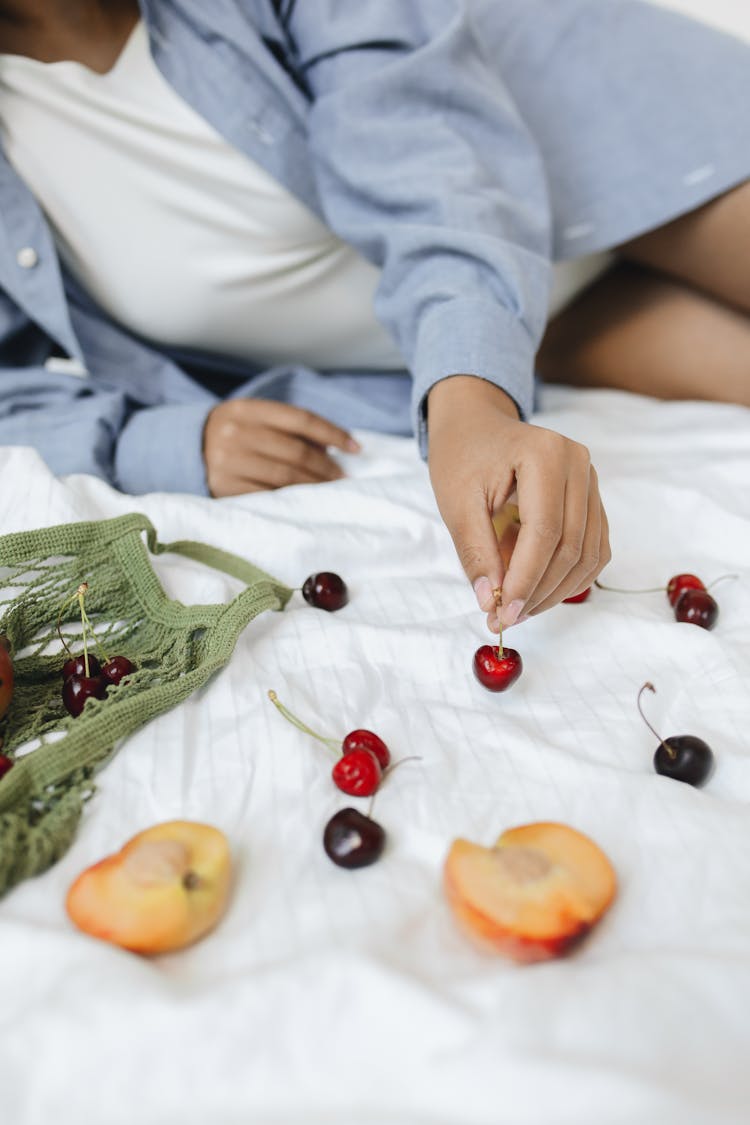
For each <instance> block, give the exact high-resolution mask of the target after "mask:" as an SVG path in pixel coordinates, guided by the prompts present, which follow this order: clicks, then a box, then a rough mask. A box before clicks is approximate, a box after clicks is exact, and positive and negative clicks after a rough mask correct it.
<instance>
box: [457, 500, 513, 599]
mask: <svg viewBox="0 0 750 1125" xmlns="http://www.w3.org/2000/svg"><path fill="white" fill-rule="evenodd" d="M465 499H466V503H465V504H464V505H463V506H462V507H461V508H460V509H459V510H458V511H457V512H456V513H455V514H451V515H449V516H448V519H447V520H446V524H447V526H448V528H449V530H450V532H451V536H452V538H453V543H454V546H455V548H456V553H457V555H458V558H459V561H460V563H461V565H462V566H463V568H464V571H465V572H466V577H467V578H468V579H469V582H470V583H471V585H472V586H473V588H474V593H475V595H476V599H477V602H478V603H479V606H480V608H481V609H483V610H484V611H485V613H492V612H494V611H495V608H496V606H497V601H498V598H499V591H500V589H501V587H502V585H503V579H504V577H505V568H504V566H503V561H502V556H501V553H500V545H499V543H498V538H497V534H496V532H495V527H494V525H493V523H492V514H491V504H490V502H489V499H488V497H487V494H486V493H485V492H484V491H482V490H480V489H477V490H475V491H474V492H470V493H469V494H468V496H466V497H465Z"/></svg>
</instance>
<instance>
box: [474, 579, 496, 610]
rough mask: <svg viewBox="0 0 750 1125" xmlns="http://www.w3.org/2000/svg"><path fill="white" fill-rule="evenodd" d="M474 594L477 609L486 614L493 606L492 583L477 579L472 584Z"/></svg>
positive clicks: (487, 580)
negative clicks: (477, 605)
mask: <svg viewBox="0 0 750 1125" xmlns="http://www.w3.org/2000/svg"><path fill="white" fill-rule="evenodd" d="M474 593H475V594H476V598H477V602H478V603H479V608H480V609H483V610H484V611H485V613H488V612H489V611H490V610H491V609H492V608H493V606H494V605H495V599H494V597H493V596H492V583H491V582H490V580H489V578H484V577H482V578H477V580H476V582H475V583H474Z"/></svg>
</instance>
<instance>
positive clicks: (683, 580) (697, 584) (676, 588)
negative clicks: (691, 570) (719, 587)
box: [667, 574, 706, 606]
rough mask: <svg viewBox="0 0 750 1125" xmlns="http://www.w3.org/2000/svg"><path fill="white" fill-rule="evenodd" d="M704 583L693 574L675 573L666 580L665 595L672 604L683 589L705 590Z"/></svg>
mask: <svg viewBox="0 0 750 1125" xmlns="http://www.w3.org/2000/svg"><path fill="white" fill-rule="evenodd" d="M705 588H706V587H705V585H704V584H703V582H701V580H700V578H698V577H697V575H695V574H675V576H674V578H670V579H669V582H667V597H668V598H669V604H670V605H671V606H674V605H676V604H677V601H678V599H679V597H680V594H682V592H683V590H705Z"/></svg>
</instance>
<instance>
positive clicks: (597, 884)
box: [444, 823, 616, 962]
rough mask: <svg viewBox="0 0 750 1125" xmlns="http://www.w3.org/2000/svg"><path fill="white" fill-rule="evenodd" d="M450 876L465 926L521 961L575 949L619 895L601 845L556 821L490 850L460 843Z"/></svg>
mask: <svg viewBox="0 0 750 1125" xmlns="http://www.w3.org/2000/svg"><path fill="white" fill-rule="evenodd" d="M444 879H445V891H446V895H447V899H448V903H449V905H450V907H451V909H452V910H453V913H454V914H455V916H456V918H457V920H458V922H459V924H460V926H461V927H462V929H463V930H464V931H466V932H467V933H468V934H469V936H470V937H471V938H472V939H473V940H474V941H475V942H476V943H477V944H479V945H480V946H482V947H483V948H485V949H489V950H492V951H493V952H499V953H502V954H505V955H506V956H509V957H511V958H513V959H514V960H516V961H519V962H532V961H541V960H546V959H549V958H553V957H560V956H562V955H564V954H565V953H567V952H569V951H570V950H571V949H572V948H573V947H574V946H575V945H577V944H578V942H579V941H581V939H582V938H583V937H584V936H585V935H586V934H587V933H588V931H589V930H590V929H591V928H592V926H593V925H595V923H596V922H597V921H598V920H599V919H600V918H601V917H602V915H603V914H604V912H605V911H606V910H607V909H608V907H609V906H610V904H611V903H612V901H613V899H614V896H615V892H616V877H615V873H614V871H613V869H612V866H611V864H610V862H609V860H608V859H607V857H606V856H605V855H604V853H603V852H602V851H601V850H600V849H599V848H598V847H597V845H596V844H594V843H593V841H591V840H589V838H588V837H586V836H584V835H583V834H582V833H580V832H577V831H576V830H575V829H573V828H569V827H568V826H567V825H562V824H552V823H540V824H530V825H523V826H521V827H519V828H514V829H511V830H509V831H508V832H505V833H503V835H502V836H500V838H499V840H498V841H497V843H496V844H495V846H494V847H492V848H485V847H482V846H481V845H478V844H473V843H470V842H469V841H468V840H455V841H454V842H453V845H452V846H451V849H450V851H449V853H448V857H447V859H446V863H445V870H444Z"/></svg>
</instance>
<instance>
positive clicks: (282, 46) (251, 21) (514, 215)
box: [0, 0, 551, 493]
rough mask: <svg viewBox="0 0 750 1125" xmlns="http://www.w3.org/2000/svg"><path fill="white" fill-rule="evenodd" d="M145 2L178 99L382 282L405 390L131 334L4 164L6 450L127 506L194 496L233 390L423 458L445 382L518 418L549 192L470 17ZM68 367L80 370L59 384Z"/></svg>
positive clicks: (538, 307)
mask: <svg viewBox="0 0 750 1125" xmlns="http://www.w3.org/2000/svg"><path fill="white" fill-rule="evenodd" d="M140 6H141V10H142V15H143V18H144V21H145V23H146V26H147V29H148V33H149V38H150V43H151V50H152V53H153V57H154V59H155V62H156V64H157V65H158V67H159V69H160V70H161V72H162V74H163V75H164V77H165V78H166V79H167V80H168V81H169V82H170V83H171V85H172V86H173V88H174V89H175V90H176V91H177V92H178V94H180V95H181V96H182V97H183V98H184V99H185V100H186V101H187V102H188V103H189V104H190V105H191V106H192V107H193V108H194V109H195V110H197V111H198V112H199V113H200V114H202V115H203V117H204V118H205V119H206V120H207V121H209V122H210V123H211V124H212V125H213V126H214V127H215V128H216V129H218V130H219V131H220V132H221V133H222V134H223V135H224V136H225V137H226V138H227V140H228V141H230V142H231V143H232V144H233V145H235V146H236V147H237V148H238V149H239V150H241V151H242V152H244V153H246V154H247V155H248V156H249V157H250V158H252V159H253V160H255V161H257V162H258V163H260V164H261V165H263V166H264V167H265V168H266V169H267V170H268V171H269V172H270V173H272V174H273V175H274V176H276V177H277V178H278V179H279V180H280V181H281V182H282V183H283V184H285V185H286V186H287V187H288V188H289V189H290V190H291V191H293V192H294V193H295V194H296V195H298V196H299V198H300V199H302V200H303V201H304V202H305V203H306V204H307V205H308V206H309V207H311V208H312V209H313V210H314V211H315V212H316V213H317V214H319V215H320V216H322V217H323V218H324V220H325V221H326V222H327V223H328V224H329V226H330V227H331V228H332V229H333V230H334V231H335V232H336V233H337V234H338V235H339V236H341V237H342V238H343V239H345V240H347V241H348V242H350V243H351V244H353V245H354V246H355V247H356V248H357V249H358V250H359V251H360V252H362V253H363V254H364V255H365V256H366V257H367V258H368V259H369V260H370V261H371V262H373V263H374V264H375V265H376V266H378V267H379V268H380V270H381V281H380V285H379V289H378V292H377V296H376V306H375V311H376V314H377V316H378V317H379V319H380V320H381V321H382V322H383V323H384V324H385V325H386V327H387V328H388V329H389V330H390V332H391V333H392V335H393V337H394V339H395V341H396V343H397V346H398V348H399V349H400V351H401V353H402V355H403V357H404V374H396V375H395V376H394V375H387V374H385V373H379V372H370V373H367V372H357V373H354V372H312V371H309V370H307V369H300V368H294V367H291V366H290V367H289V368H283V369H282V368H276V369H274V370H273V371H270V372H268V371H265V372H264V371H260V370H259V371H253V370H248V368H247V365H243V366H242V367H240V366H239V365H238V367H237V368H236V370H231V369H230V365H228V364H227V363H226V361H223V360H222V361H218V360H216V359H215V357H211V356H198V355H184V354H180V355H178V354H175V353H174V352H169V351H168V349H163V350H160V349H159V348H157V347H155V346H154V345H153V344H150V343H147V342H145V341H143V340H140V339H138V338H136V337H134V336H133V335H132V334H130V333H129V332H127V331H125V330H124V329H123V328H121V327H120V326H119V325H117V324H115V323H113V322H112V321H111V320H110V319H109V318H108V317H107V316H106V315H105V314H104V313H103V312H102V311H101V310H100V309H99V308H98V307H97V306H96V305H95V304H94V303H93V301H92V300H91V299H90V298H89V297H88V295H87V294H86V293H84V292H82V291H81V289H80V287H79V286H78V285H77V284H76V283H75V282H74V281H73V279H72V278H71V277H70V276H69V275H67V274H66V272H65V270H64V269H63V268H62V266H61V264H60V261H59V259H58V256H57V253H56V250H55V246H54V243H53V239H52V236H51V233H50V230H49V227H48V225H47V223H46V221H45V219H44V216H43V214H42V213H41V211H40V209H39V207H38V205H37V203H36V201H35V200H34V198H33V196H32V195H31V193H30V191H29V190H28V189H27V188H26V186H25V185H24V183H23V182H22V181H21V180H20V179H19V177H18V176H17V174H16V173H15V171H14V170H13V169H12V168H11V166H10V165H9V163H8V161H7V159H6V158H5V157H4V156H3V155H2V153H0V208H1V211H0V443H3V444H14V445H18V444H23V445H32V446H34V447H36V448H37V449H38V450H39V451H40V453H41V454H42V456H43V457H44V458H45V459H46V461H47V463H48V464H49V466H50V467H51V468H52V470H53V471H55V472H57V473H66V472H90V473H95V474H97V475H99V476H102V477H105V478H106V479H108V480H110V481H111V482H112V483H114V484H115V485H116V486H117V487H118V488H121V489H122V490H123V491H125V492H132V493H142V492H146V491H153V490H162V491H180V492H193V493H205V492H206V490H207V489H206V479H205V469H204V464H203V459H202V451H201V444H202V431H203V426H204V423H205V419H206V416H207V414H208V412H209V410H210V409H211V408H212V406H213V405H214V404H215V403H216V402H217V401H218V400H219V398H220V397H223V396H225V395H226V394H227V393H229V394H233V395H246V394H253V395H258V396H261V397H268V398H283V399H285V400H286V401H291V402H297V403H299V404H302V405H305V406H307V407H309V408H311V409H314V410H317V411H318V412H319V413H321V414H323V415H325V416H328V417H331V418H332V419H333V420H335V421H338V422H340V423H341V424H343V425H347V426H350V427H352V428H357V427H363V428H378V429H390V430H392V431H395V432H409V431H411V430H413V431H414V432H416V434H417V436H418V440H419V442H420V449H421V452H422V454H423V455H424V454H425V452H426V422H425V411H424V402H425V396H426V394H427V392H428V390H429V389H430V387H431V386H432V385H433V384H434V383H435V382H436V381H438V380H440V379H442V378H444V377H446V376H449V375H451V374H455V373H461V372H464V373H465V372H471V373H476V374H478V375H481V376H482V377H483V378H485V379H488V380H490V381H492V382H494V383H496V384H497V385H498V386H500V387H503V388H504V389H505V390H506V391H507V392H508V393H509V394H510V395H511V396H512V397H513V398H514V399H515V401H516V402H517V404H518V405H519V407H520V409H521V411H522V413H523V415H524V416H528V414H529V412H530V411H531V408H532V395H533V359H534V354H535V350H536V347H537V345H538V341H539V339H540V337H541V333H542V331H543V328H544V323H545V317H546V310H547V301H548V291H549V283H550V252H551V251H550V219H549V205H548V199H547V194H546V181H545V175H544V170H543V167H542V162H541V157H540V155H539V152H538V151H537V148H536V146H535V143H534V140H533V139H532V137H531V136H530V135H529V133H528V131H527V129H526V127H525V126H524V124H523V123H522V121H521V119H520V117H519V114H518V112H517V110H516V108H515V105H514V103H513V100H512V98H511V97H510V95H509V93H508V91H507V89H506V88H505V87H504V86H503V84H502V82H501V80H500V78H499V77H498V76H497V75H496V74H495V73H494V71H493V69H491V68H490V67H488V66H487V65H486V63H485V62H483V61H482V58H481V53H480V52H479V51H478V50H477V37H476V29H475V28H474V27H473V26H472V12H473V8H472V6H471V4H470V3H468V4H467V3H465V2H463V0H409V2H408V3H405V2H404V0H357V2H354V3H349V4H344V3H342V2H341V0H296V3H295V0H213V2H212V3H205V0H171V2H167V0H140ZM51 173H52V174H54V169H52V170H51ZM114 221H116V214H115V213H114V212H113V222H114ZM66 358H71V359H73V360H76V361H78V363H79V364H80V366H81V368H82V369H85V372H86V374H84V375H73V374H70V373H67V372H66V363H65V360H66ZM407 372H408V374H407Z"/></svg>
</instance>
